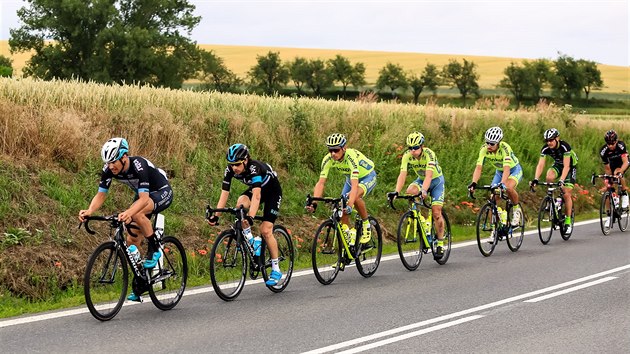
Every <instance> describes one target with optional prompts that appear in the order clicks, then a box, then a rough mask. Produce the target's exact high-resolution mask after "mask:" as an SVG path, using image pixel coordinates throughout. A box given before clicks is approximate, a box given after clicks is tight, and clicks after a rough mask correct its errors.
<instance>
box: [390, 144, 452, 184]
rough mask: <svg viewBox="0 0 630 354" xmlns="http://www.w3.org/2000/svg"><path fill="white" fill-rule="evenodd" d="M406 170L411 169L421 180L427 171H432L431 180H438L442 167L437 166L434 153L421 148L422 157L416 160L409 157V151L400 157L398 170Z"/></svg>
mask: <svg viewBox="0 0 630 354" xmlns="http://www.w3.org/2000/svg"><path fill="white" fill-rule="evenodd" d="M408 168H411V169H412V170H413V171H414V172H415V173H416V174H417V175H418V177H420V178H422V179H424V177H425V176H426V173H427V171H433V177H431V178H438V177H440V176H441V175H442V167H440V165H439V164H438V160H437V157H436V156H435V152H433V150H431V149H429V148H422V155H420V157H419V158H417V159H416V158H414V157H413V156H412V155H411V151H407V152H405V153H404V154H403V156H402V162H401V164H400V170H401V171H407V169H408Z"/></svg>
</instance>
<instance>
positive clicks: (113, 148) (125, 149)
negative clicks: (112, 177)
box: [101, 138, 129, 163]
mask: <svg viewBox="0 0 630 354" xmlns="http://www.w3.org/2000/svg"><path fill="white" fill-rule="evenodd" d="M125 153H129V143H127V140H125V139H124V138H111V139H109V140H107V142H106V143H105V144H104V145H103V148H101V158H102V159H103V162H104V163H110V162H114V161H118V160H120V158H121V157H123V155H124V154H125Z"/></svg>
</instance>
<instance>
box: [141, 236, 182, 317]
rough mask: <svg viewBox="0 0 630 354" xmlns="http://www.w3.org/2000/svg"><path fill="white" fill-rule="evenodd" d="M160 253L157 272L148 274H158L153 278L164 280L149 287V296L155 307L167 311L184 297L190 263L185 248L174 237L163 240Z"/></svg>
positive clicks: (148, 272)
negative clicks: (160, 257)
mask: <svg viewBox="0 0 630 354" xmlns="http://www.w3.org/2000/svg"><path fill="white" fill-rule="evenodd" d="M160 251H161V252H162V259H161V260H160V262H159V263H158V265H157V266H156V268H157V271H155V269H154V271H153V272H152V271H147V274H148V275H150V274H151V273H157V274H155V275H153V276H152V278H155V277H160V278H163V280H161V281H158V282H157V283H155V284H153V286H149V296H150V297H151V302H153V305H155V307H157V308H158V309H160V310H163V311H166V310H170V309H172V308H173V307H175V306H176V305H177V304H178V303H179V301H180V300H181V299H182V296H183V295H184V291H185V290H186V281H187V280H188V261H187V259H186V251H185V250H184V246H182V243H181V242H179V240H178V239H177V238H175V237H173V236H166V237H163V238H162V240H161V241H160Z"/></svg>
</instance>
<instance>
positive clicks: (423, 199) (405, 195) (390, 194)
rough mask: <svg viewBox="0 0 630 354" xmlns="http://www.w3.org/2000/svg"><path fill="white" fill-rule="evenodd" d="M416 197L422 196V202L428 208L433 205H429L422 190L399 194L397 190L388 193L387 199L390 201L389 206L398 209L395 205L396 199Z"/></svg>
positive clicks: (412, 198) (413, 198)
mask: <svg viewBox="0 0 630 354" xmlns="http://www.w3.org/2000/svg"><path fill="white" fill-rule="evenodd" d="M416 198H420V200H421V204H422V205H424V206H425V207H426V208H430V207H431V205H427V200H426V199H425V198H422V192H420V193H417V194H399V195H396V192H389V193H387V201H388V202H389V206H390V207H391V208H392V209H394V210H396V208H395V207H394V200H395V199H407V200H415V199H416Z"/></svg>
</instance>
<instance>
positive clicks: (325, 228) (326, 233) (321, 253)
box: [311, 219, 343, 285]
mask: <svg viewBox="0 0 630 354" xmlns="http://www.w3.org/2000/svg"><path fill="white" fill-rule="evenodd" d="M341 237H342V236H341V235H339V234H338V230H337V225H336V224H335V223H333V221H332V220H330V219H329V220H326V221H324V222H323V223H321V224H320V225H319V227H318V228H317V231H315V237H314V238H313V246H312V247H311V263H312V265H313V273H314V274H315V278H317V280H318V281H319V282H320V283H322V284H323V285H328V284H330V283H332V282H333V280H335V278H336V277H337V274H339V268H340V267H341V264H342V263H341V248H342V247H343V243H342V242H341V239H340V238H341Z"/></svg>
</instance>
